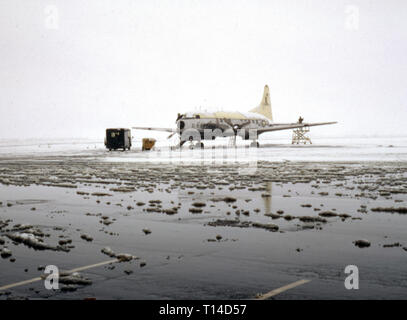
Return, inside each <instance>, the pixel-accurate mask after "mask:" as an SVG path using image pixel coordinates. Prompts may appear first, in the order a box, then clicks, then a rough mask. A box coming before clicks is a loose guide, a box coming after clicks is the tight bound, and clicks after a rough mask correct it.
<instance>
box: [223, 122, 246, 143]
mask: <svg viewBox="0 0 407 320" xmlns="http://www.w3.org/2000/svg"><path fill="white" fill-rule="evenodd" d="M223 120H224V121H225V122H226V123H227V124H228V125H229V126H230V127H231V128H232V130H233V133H234V135H233V146H234V147H236V136H237V131H238V130H241V129H242V128H244V127H245V126H247V125H248V124H250V120H249V121H247V122H244V123H242V124H237V123H235V124H233V122H232V121H231V120H230V119H226V118H225V119H223Z"/></svg>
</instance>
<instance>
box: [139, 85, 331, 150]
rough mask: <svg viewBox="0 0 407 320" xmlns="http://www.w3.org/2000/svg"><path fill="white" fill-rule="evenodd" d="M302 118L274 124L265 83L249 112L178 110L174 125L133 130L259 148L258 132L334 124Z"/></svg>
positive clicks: (200, 142) (201, 143)
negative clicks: (220, 139) (243, 143)
mask: <svg viewBox="0 0 407 320" xmlns="http://www.w3.org/2000/svg"><path fill="white" fill-rule="evenodd" d="M303 120H304V119H303V118H301V117H300V118H299V119H298V122H296V123H274V122H273V115H272V112H271V102H270V90H269V87H268V85H265V86H264V92H263V98H262V99H261V102H260V104H259V105H258V106H257V107H256V108H253V109H251V110H250V111H249V112H237V111H234V112H228V111H217V112H206V111H205V112H202V111H194V112H186V113H183V114H181V113H178V116H177V120H176V121H175V123H176V125H177V128H154V127H132V128H133V129H136V130H153V131H164V132H169V133H171V134H170V135H169V136H168V139H169V138H171V137H172V136H173V135H175V134H179V136H180V142H179V145H178V146H177V147H179V148H181V147H182V145H183V144H184V143H185V142H187V141H190V142H191V144H192V143H193V141H197V144H196V146H197V147H200V148H203V147H204V144H203V142H202V140H214V139H216V138H217V137H231V138H232V139H233V145H234V146H236V136H240V137H242V139H244V140H252V143H251V144H250V146H252V147H259V146H260V145H259V142H258V141H257V139H258V136H259V135H260V134H263V133H266V132H272V131H278V130H290V129H296V128H304V127H305V128H307V127H313V126H322V125H328V124H335V123H337V122H336V121H332V122H316V123H304V122H303Z"/></svg>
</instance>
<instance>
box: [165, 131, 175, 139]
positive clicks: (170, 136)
mask: <svg viewBox="0 0 407 320" xmlns="http://www.w3.org/2000/svg"><path fill="white" fill-rule="evenodd" d="M176 133H177V132H176V131H174V132H173V133H171V134H170V135H169V136H168V137H167V139H171V138H172V136H173V135H174V134H176Z"/></svg>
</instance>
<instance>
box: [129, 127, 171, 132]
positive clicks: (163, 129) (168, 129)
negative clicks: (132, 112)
mask: <svg viewBox="0 0 407 320" xmlns="http://www.w3.org/2000/svg"><path fill="white" fill-rule="evenodd" d="M132 129H136V130H152V131H163V132H173V133H174V132H177V131H178V129H175V128H152V127H132Z"/></svg>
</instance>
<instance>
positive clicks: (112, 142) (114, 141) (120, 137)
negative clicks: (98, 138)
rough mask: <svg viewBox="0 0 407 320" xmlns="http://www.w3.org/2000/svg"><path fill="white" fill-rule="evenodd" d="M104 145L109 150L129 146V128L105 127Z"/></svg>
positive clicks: (124, 148)
mask: <svg viewBox="0 0 407 320" xmlns="http://www.w3.org/2000/svg"><path fill="white" fill-rule="evenodd" d="M105 146H106V148H107V149H109V151H111V150H116V149H123V151H124V150H126V149H129V150H130V148H131V132H130V129H124V128H114V129H113V128H112V129H106V137H105Z"/></svg>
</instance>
